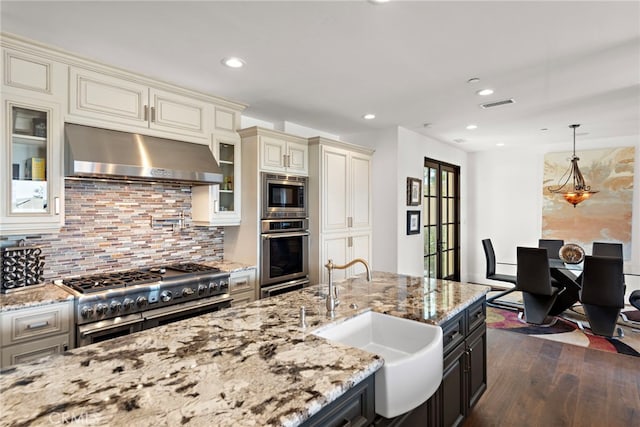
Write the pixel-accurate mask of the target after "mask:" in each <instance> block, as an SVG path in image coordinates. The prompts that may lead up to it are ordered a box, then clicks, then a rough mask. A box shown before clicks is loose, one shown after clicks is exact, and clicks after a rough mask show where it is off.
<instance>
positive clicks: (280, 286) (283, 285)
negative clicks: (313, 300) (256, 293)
mask: <svg viewBox="0 0 640 427" xmlns="http://www.w3.org/2000/svg"><path fill="white" fill-rule="evenodd" d="M308 283H309V279H298V280H291V281H290V282H285V283H280V284H277V285H273V286H265V287H264V288H262V289H260V291H261V292H265V293H269V292H273V291H279V290H280V289H286V288H290V287H292V286H297V285H303V286H304V285H305V284H308Z"/></svg>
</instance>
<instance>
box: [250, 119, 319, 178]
mask: <svg viewBox="0 0 640 427" xmlns="http://www.w3.org/2000/svg"><path fill="white" fill-rule="evenodd" d="M260 132H261V133H264V134H261V135H260V136H259V139H260V170H263V171H268V172H280V173H289V174H294V175H302V176H306V175H308V174H309V148H308V146H307V142H306V140H305V139H304V138H300V137H297V136H293V135H287V134H283V133H281V132H277V131H268V130H266V129H260Z"/></svg>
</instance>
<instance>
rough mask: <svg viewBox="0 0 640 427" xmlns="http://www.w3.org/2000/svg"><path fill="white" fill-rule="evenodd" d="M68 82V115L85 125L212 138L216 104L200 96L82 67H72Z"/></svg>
mask: <svg viewBox="0 0 640 427" xmlns="http://www.w3.org/2000/svg"><path fill="white" fill-rule="evenodd" d="M69 82H70V85H69V115H70V116H71V117H78V118H79V121H80V122H83V123H84V124H96V123H97V124H98V125H99V124H100V123H104V122H108V123H113V124H116V125H123V126H124V127H125V128H123V130H132V131H136V128H139V129H151V130H155V131H159V132H162V133H165V134H166V135H164V136H166V137H168V138H172V137H173V138H174V139H185V137H186V139H191V140H194V138H196V139H201V140H205V141H208V140H209V135H210V134H211V130H212V128H213V121H214V114H215V112H214V106H213V105H212V104H210V103H207V102H205V101H202V100H200V99H198V98H195V97H189V96H185V95H182V94H179V93H176V92H171V91H168V90H163V89H159V88H155V87H149V86H147V85H145V84H143V83H140V82H138V81H136V80H132V79H127V78H124V77H116V76H113V75H108V74H104V73H100V72H95V71H92V70H87V69H83V68H79V67H71V68H70V70H69ZM82 119H89V120H91V122H86V123H85V121H86V120H82ZM77 120H78V119H74V121H77ZM96 121H97V122H96ZM189 137H190V138H189ZM200 142H202V141H200Z"/></svg>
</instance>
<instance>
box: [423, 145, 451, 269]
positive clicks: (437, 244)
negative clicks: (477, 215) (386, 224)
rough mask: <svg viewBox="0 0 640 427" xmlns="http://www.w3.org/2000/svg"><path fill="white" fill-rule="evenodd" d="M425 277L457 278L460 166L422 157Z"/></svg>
mask: <svg viewBox="0 0 640 427" xmlns="http://www.w3.org/2000/svg"><path fill="white" fill-rule="evenodd" d="M423 189H424V191H423V194H424V200H423V209H422V212H423V218H424V276H425V277H429V278H435V279H448V280H456V281H458V280H460V167H459V166H455V165H451V164H448V163H443V162H439V161H437V160H433V159H428V158H426V157H425V159H424V181H423Z"/></svg>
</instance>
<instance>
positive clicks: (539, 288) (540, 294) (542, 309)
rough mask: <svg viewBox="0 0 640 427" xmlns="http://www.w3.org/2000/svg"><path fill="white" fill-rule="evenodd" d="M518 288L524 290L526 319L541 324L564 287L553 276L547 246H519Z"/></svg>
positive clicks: (528, 321)
mask: <svg viewBox="0 0 640 427" xmlns="http://www.w3.org/2000/svg"><path fill="white" fill-rule="evenodd" d="M517 258H518V272H517V281H516V289H517V290H519V291H522V297H523V300H524V320H525V321H526V322H527V323H533V324H536V325H540V324H542V323H543V322H544V320H545V318H546V317H547V315H548V314H549V311H550V310H551V308H552V307H553V303H554V302H555V301H556V298H558V295H560V294H561V293H562V292H563V291H564V288H563V287H561V286H560V283H559V282H557V281H556V280H555V279H553V278H552V277H551V274H550V272H549V255H548V253H547V249H546V248H525V247H521V246H519V247H518V248H517Z"/></svg>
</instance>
